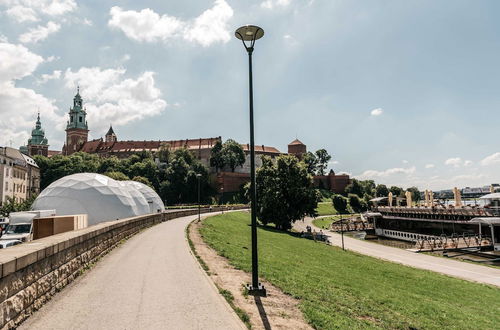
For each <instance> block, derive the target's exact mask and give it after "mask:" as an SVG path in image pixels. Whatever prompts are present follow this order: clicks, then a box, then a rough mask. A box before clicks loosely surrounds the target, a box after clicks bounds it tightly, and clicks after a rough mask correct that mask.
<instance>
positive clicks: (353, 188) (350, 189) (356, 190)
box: [345, 179, 364, 196]
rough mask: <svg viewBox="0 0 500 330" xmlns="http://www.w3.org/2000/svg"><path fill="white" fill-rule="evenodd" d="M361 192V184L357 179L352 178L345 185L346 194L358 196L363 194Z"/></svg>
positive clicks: (362, 190)
mask: <svg viewBox="0 0 500 330" xmlns="http://www.w3.org/2000/svg"><path fill="white" fill-rule="evenodd" d="M363 192H364V189H363V186H362V185H361V184H360V182H359V180H357V179H352V182H351V183H350V184H349V185H348V186H347V187H345V193H346V195H349V194H355V195H358V196H363Z"/></svg>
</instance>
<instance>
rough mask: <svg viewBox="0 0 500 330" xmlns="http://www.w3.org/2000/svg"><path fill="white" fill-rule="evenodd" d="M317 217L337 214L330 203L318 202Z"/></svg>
mask: <svg viewBox="0 0 500 330" xmlns="http://www.w3.org/2000/svg"><path fill="white" fill-rule="evenodd" d="M316 210H317V211H318V215H330V214H337V210H335V209H334V208H333V205H332V202H331V201H330V202H320V203H318V208H317V209H316Z"/></svg>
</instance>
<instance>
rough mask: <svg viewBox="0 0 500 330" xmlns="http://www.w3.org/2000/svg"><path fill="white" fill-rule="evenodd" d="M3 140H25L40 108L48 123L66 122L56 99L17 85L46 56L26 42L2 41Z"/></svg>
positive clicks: (0, 139) (18, 142) (0, 100)
mask: <svg viewBox="0 0 500 330" xmlns="http://www.w3.org/2000/svg"><path fill="white" fill-rule="evenodd" d="M0 58H1V59H2V60H1V61H0V109H1V112H2V120H1V121H0V131H1V132H2V135H1V137H0V144H4V145H9V144H10V141H12V142H13V147H17V146H19V145H22V144H25V143H26V142H27V141H26V139H27V137H28V133H29V129H30V128H31V127H32V126H33V124H34V120H35V119H34V118H35V112H36V111H37V109H39V110H40V112H41V114H42V117H43V118H44V120H45V123H47V122H49V121H50V122H51V123H52V124H53V125H54V126H57V125H58V124H61V123H62V117H61V116H58V115H57V113H56V110H57V108H56V107H55V106H54V104H53V101H52V100H49V99H47V98H45V97H44V96H43V95H41V94H38V93H36V92H35V91H34V90H32V89H28V88H20V87H16V85H15V81H16V80H19V79H22V78H23V77H27V76H30V75H32V74H33V72H34V71H35V70H36V68H37V67H38V65H40V64H41V63H42V62H43V58H42V57H41V56H39V55H37V54H34V53H32V52H30V51H29V50H28V49H27V48H26V47H24V46H22V45H14V44H10V43H0Z"/></svg>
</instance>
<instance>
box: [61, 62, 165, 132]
mask: <svg viewBox="0 0 500 330" xmlns="http://www.w3.org/2000/svg"><path fill="white" fill-rule="evenodd" d="M125 73H126V70H125V69H124V68H116V69H101V68H99V67H93V68H87V67H83V68H80V69H79V70H78V71H72V70H71V69H67V70H66V72H65V74H64V81H65V86H66V87H67V88H70V89H73V90H74V89H75V88H76V85H79V86H80V94H81V95H82V97H83V99H84V102H85V106H86V108H87V110H88V113H89V116H88V121H89V125H90V126H92V130H93V132H96V134H98V135H99V134H103V133H105V132H104V131H105V129H106V128H107V125H109V124H110V123H112V124H113V126H121V125H125V124H128V123H130V122H136V121H138V120H141V119H143V118H146V117H152V116H156V115H159V114H160V113H161V112H162V111H163V110H165V108H166V107H167V102H166V101H165V100H163V99H162V98H161V92H160V90H159V89H158V88H157V87H156V86H155V80H154V73H153V72H144V73H142V74H141V75H139V76H138V77H137V78H136V79H131V78H124V75H125Z"/></svg>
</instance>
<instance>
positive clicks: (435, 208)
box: [364, 193, 500, 251]
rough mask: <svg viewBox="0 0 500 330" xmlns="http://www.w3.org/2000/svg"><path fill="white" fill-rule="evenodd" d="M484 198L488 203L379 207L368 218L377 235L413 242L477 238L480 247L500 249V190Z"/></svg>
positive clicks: (369, 213)
mask: <svg viewBox="0 0 500 330" xmlns="http://www.w3.org/2000/svg"><path fill="white" fill-rule="evenodd" d="M481 199H482V200H484V201H485V202H486V203H485V205H484V206H475V205H474V206H462V207H452V206H443V205H434V203H432V206H395V207H393V206H375V207H374V208H373V209H372V210H371V211H370V212H367V213H365V214H364V217H365V218H366V219H367V220H368V222H370V223H372V224H373V228H374V232H375V235H377V236H381V237H388V238H393V239H398V240H403V241H410V242H419V241H431V240H434V241H435V240H437V239H440V240H442V239H443V238H445V239H454V238H456V239H459V238H461V239H462V240H463V241H464V242H470V241H471V239H472V238H474V239H475V241H476V242H478V243H477V244H476V246H478V247H480V248H485V249H493V250H494V251H500V193H492V194H488V195H485V196H483V197H481ZM484 242H488V243H487V244H485V243H484Z"/></svg>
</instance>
